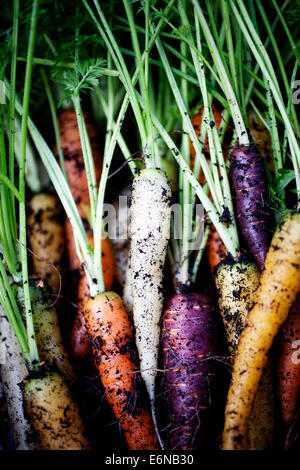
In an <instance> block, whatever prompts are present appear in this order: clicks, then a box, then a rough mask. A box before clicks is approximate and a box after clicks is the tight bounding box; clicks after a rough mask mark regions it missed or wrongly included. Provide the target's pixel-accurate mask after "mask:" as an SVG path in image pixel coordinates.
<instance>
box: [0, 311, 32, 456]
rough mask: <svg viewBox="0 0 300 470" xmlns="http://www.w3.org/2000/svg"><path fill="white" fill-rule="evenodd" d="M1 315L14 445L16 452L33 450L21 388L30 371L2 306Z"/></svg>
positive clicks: (1, 369)
mask: <svg viewBox="0 0 300 470" xmlns="http://www.w3.org/2000/svg"><path fill="white" fill-rule="evenodd" d="M0 314H1V316H0V344H1V348H3V350H2V353H3V357H1V364H0V375H1V380H2V384H3V388H4V394H5V397H6V401H7V408H8V415H9V421H10V424H11V427H12V433H13V437H14V444H15V448H16V450H33V449H34V446H33V442H32V440H31V439H30V425H29V423H28V421H27V419H26V418H25V415H24V409H23V396H22V391H21V388H20V386H19V384H20V383H21V382H22V381H23V380H24V379H25V378H26V377H27V375H28V370H27V367H26V365H25V361H24V356H23V353H22V349H21V346H20V343H19V341H18V340H17V337H16V335H15V333H14V331H13V328H12V326H11V324H10V323H9V321H8V320H7V318H6V316H5V314H4V312H3V309H2V307H1V306H0ZM3 345H4V347H3Z"/></svg>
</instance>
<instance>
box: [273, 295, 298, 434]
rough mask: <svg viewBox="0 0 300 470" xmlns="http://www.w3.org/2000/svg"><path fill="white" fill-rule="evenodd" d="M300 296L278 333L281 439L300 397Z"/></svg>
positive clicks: (290, 421) (295, 410)
mask: <svg viewBox="0 0 300 470" xmlns="http://www.w3.org/2000/svg"><path fill="white" fill-rule="evenodd" d="M299 344H300V294H298V296H297V298H296V301H295V302H294V304H293V306H292V308H291V310H290V312H289V316H288V319H287V321H286V322H285V323H284V324H283V325H282V327H281V329H280V332H279V354H280V355H279V363H278V396H279V413H280V418H281V423H282V431H283V437H284V438H285V437H286V434H287V432H288V431H289V429H290V427H291V425H292V424H293V421H294V419H295V417H296V412H297V409H298V406H299V397H300V360H299Z"/></svg>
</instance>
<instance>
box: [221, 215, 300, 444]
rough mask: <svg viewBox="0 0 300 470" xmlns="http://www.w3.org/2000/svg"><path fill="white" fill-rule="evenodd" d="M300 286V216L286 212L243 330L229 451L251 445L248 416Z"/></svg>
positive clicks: (229, 409)
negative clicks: (248, 436)
mask: <svg viewBox="0 0 300 470" xmlns="http://www.w3.org/2000/svg"><path fill="white" fill-rule="evenodd" d="M299 287H300V214H299V213H295V214H288V215H286V216H284V218H283V219H282V221H281V223H280V224H279V225H278V227H277V229H276V232H275V234H274V236H273V239H272V242H271V246H270V249H269V250H268V253H267V256H266V261H265V269H264V271H263V273H262V275H261V278H260V285H259V287H258V289H257V291H256V294H255V298H254V300H255V303H254V306H253V308H252V309H251V310H250V312H249V314H248V317H247V323H246V326H245V328H244V330H243V332H242V334H241V338H240V341H239V345H238V349H237V354H236V357H235V362H234V367H233V373H232V380H231V385H230V388H229V392H228V397H227V404H226V410H225V426H224V431H223V448H224V449H229V450H231V449H246V448H247V447H248V439H247V431H248V419H249V416H250V413H251V408H252V404H253V399H254V396H255V393H256V390H257V388H258V384H259V381H260V379H261V375H262V371H263V368H264V367H265V365H266V363H267V360H268V353H269V350H270V348H271V346H272V343H273V340H274V338H275V336H276V334H277V333H278V330H279V328H280V326H281V325H282V324H283V323H284V322H285V321H286V319H287V317H288V313H289V310H290V308H291V306H292V304H293V302H294V301H295V299H296V296H297V294H298V291H299Z"/></svg>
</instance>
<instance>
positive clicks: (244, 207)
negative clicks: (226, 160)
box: [230, 145, 272, 270]
mask: <svg viewBox="0 0 300 470" xmlns="http://www.w3.org/2000/svg"><path fill="white" fill-rule="evenodd" d="M230 173H231V180H232V185H233V190H234V194H235V198H236V212H237V221H238V223H239V226H240V229H241V232H242V235H243V238H244V240H245V242H246V243H247V245H248V247H249V250H250V252H251V254H252V255H253V256H254V258H255V261H256V262H257V264H258V266H259V267H260V269H261V270H262V269H263V267H264V261H265V257H266V253H267V251H268V248H269V245H270V241H271V238H272V228H271V227H272V217H271V212H270V208H269V205H268V202H269V191H268V183H267V177H266V173H265V168H264V162H263V159H262V156H261V154H260V153H259V152H258V150H257V148H256V147H255V146H254V145H250V146H242V147H240V146H236V147H235V148H234V149H233V151H232V153H231V157H230Z"/></svg>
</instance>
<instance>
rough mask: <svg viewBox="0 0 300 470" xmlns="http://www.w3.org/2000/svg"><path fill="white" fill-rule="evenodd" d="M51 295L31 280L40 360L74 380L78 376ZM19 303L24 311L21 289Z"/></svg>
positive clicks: (44, 287) (31, 295)
mask: <svg viewBox="0 0 300 470" xmlns="http://www.w3.org/2000/svg"><path fill="white" fill-rule="evenodd" d="M49 294H50V292H49V289H47V287H46V286H43V287H41V286H37V285H36V282H35V281H34V280H30V298H31V306H32V313H33V322H34V330H35V335H36V341H37V346H38V350H39V356H40V360H41V361H42V362H45V363H46V364H47V365H48V366H50V367H52V368H55V369H57V370H58V371H59V372H60V374H61V375H62V376H63V377H64V378H65V379H67V380H74V378H75V377H76V374H75V371H74V368H73V366H72V364H71V363H70V361H69V355H68V351H67V349H66V347H65V345H64V343H63V339H62V335H61V332H60V326H59V321H58V315H57V312H56V309H55V308H54V306H53V297H51V296H50V295H49ZM18 301H19V303H20V304H21V306H22V308H23V309H24V293H23V289H22V288H21V287H19V288H18Z"/></svg>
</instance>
